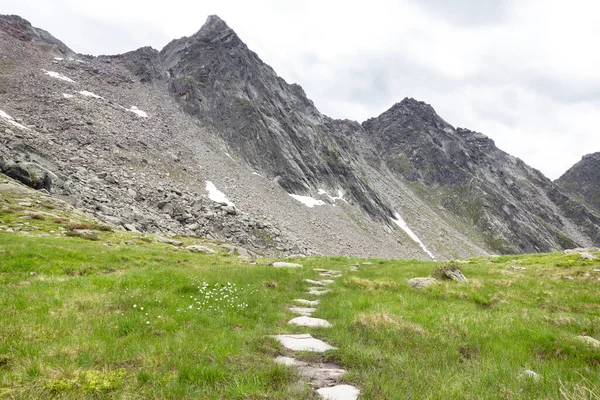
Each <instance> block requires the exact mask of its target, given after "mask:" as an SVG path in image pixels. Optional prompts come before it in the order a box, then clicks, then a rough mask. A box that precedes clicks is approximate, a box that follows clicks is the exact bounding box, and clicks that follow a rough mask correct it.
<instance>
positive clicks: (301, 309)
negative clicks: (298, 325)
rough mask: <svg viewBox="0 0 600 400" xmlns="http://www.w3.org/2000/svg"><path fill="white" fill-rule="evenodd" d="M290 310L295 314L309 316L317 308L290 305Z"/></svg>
mask: <svg viewBox="0 0 600 400" xmlns="http://www.w3.org/2000/svg"><path fill="white" fill-rule="evenodd" d="M290 311H291V312H293V313H295V314H300V315H305V316H307V317H310V316H311V315H312V313H314V312H315V311H317V309H316V308H312V307H290Z"/></svg>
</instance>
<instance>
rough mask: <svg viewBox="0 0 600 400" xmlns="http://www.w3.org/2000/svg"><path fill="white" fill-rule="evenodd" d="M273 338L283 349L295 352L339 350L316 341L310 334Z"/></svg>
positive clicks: (276, 336) (275, 336)
mask: <svg viewBox="0 0 600 400" xmlns="http://www.w3.org/2000/svg"><path fill="white" fill-rule="evenodd" d="M272 337H274V338H275V339H277V340H278V341H279V343H281V345H282V346H283V347H285V348H286V349H288V350H293V351H312V352H314V353H324V352H326V351H328V350H336V349H337V347H333V346H332V345H330V344H327V343H325V342H324V341H322V340H319V339H315V338H314V337H312V336H311V335H309V334H303V335H274V336H272Z"/></svg>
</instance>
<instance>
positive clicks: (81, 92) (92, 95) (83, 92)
mask: <svg viewBox="0 0 600 400" xmlns="http://www.w3.org/2000/svg"><path fill="white" fill-rule="evenodd" d="M79 94H80V95H82V96H85V97H93V98H95V99H102V100H104V97H102V96H98V95H97V94H96V93H92V92H88V91H87V90H82V91H80V92H79Z"/></svg>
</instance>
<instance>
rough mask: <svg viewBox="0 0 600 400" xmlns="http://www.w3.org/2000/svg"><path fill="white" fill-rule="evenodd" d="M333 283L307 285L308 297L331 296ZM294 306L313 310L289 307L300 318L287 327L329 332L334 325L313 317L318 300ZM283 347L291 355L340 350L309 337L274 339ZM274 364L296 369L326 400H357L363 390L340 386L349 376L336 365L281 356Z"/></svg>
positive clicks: (325, 273) (337, 273)
mask: <svg viewBox="0 0 600 400" xmlns="http://www.w3.org/2000/svg"><path fill="white" fill-rule="evenodd" d="M315 271H316V272H319V276H322V277H328V278H332V279H335V278H339V277H340V276H342V273H341V271H332V270H327V269H315ZM332 279H325V280H312V279H306V280H305V281H306V282H307V283H308V284H310V285H312V286H311V287H309V288H308V291H307V294H310V295H313V296H321V295H324V294H326V293H329V292H331V290H329V289H325V287H326V286H327V285H331V284H333V283H335V281H333V280H332ZM294 302H296V303H298V304H301V305H303V306H310V307H296V306H292V307H290V311H292V312H293V313H295V314H300V315H301V316H300V317H296V318H292V319H291V320H290V321H289V322H288V324H291V325H299V326H306V327H310V328H329V327H331V326H332V325H331V324H330V323H329V321H327V320H324V319H321V318H313V317H312V314H313V313H314V312H316V311H317V309H316V308H315V307H316V306H317V305H318V304H319V302H320V301H319V300H318V299H316V300H307V299H295V300H294ZM273 337H274V338H275V339H277V340H278V341H279V342H280V343H281V345H282V346H283V347H285V348H286V349H288V350H291V351H309V352H316V353H324V352H326V351H329V350H336V349H337V348H336V347H334V346H331V345H330V344H328V343H326V342H324V341H322V340H320V339H317V338H314V337H313V336H312V335H310V334H300V335H275V336H273ZM275 362H276V363H278V364H281V365H285V366H290V367H294V368H297V369H298V371H299V372H300V375H301V376H302V377H304V378H305V379H307V380H308V381H309V382H310V384H311V385H312V386H313V387H314V388H315V390H316V392H317V394H318V395H319V396H320V398H321V399H323V400H356V399H358V396H359V394H360V390H359V389H358V388H356V387H354V386H350V385H340V384H339V383H340V380H341V378H342V377H343V376H344V374H345V373H346V371H345V370H343V369H341V368H339V367H338V366H337V365H335V364H327V363H318V362H311V363H308V362H305V361H301V360H297V359H295V358H293V357H283V356H279V357H277V358H275Z"/></svg>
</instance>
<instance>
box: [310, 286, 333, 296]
mask: <svg viewBox="0 0 600 400" xmlns="http://www.w3.org/2000/svg"><path fill="white" fill-rule="evenodd" d="M329 292H331V290H328V289H319V288H314V287H311V288H308V292H307V293H308V294H312V295H314V296H322V295H324V294H327V293H329Z"/></svg>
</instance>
